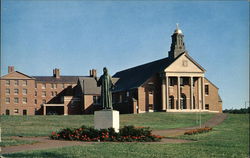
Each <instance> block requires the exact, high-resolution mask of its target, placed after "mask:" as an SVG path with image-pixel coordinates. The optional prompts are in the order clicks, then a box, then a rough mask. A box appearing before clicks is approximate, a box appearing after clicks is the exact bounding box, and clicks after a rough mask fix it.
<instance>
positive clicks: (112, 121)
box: [94, 110, 120, 132]
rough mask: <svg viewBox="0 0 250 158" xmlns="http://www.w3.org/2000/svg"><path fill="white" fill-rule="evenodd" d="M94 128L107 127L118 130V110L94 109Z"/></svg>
mask: <svg viewBox="0 0 250 158" xmlns="http://www.w3.org/2000/svg"><path fill="white" fill-rule="evenodd" d="M94 124H95V129H108V128H111V127H112V128H114V129H115V131H116V132H119V128H120V118H119V111H116V110H101V111H95V114H94Z"/></svg>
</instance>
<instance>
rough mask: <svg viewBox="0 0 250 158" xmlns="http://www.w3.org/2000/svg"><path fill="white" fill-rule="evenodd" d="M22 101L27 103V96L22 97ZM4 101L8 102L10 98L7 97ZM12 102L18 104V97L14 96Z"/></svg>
mask: <svg viewBox="0 0 250 158" xmlns="http://www.w3.org/2000/svg"><path fill="white" fill-rule="evenodd" d="M22 101H23V104H27V102H28V99H27V98H23V99H22ZM5 102H6V104H9V103H10V98H9V97H7V98H5ZM14 103H15V104H18V103H19V98H17V97H15V98H14Z"/></svg>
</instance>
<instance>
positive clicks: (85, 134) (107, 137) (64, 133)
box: [50, 126, 162, 142]
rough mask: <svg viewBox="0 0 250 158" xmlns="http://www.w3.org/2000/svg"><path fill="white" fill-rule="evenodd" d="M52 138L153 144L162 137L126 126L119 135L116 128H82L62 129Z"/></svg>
mask: <svg viewBox="0 0 250 158" xmlns="http://www.w3.org/2000/svg"><path fill="white" fill-rule="evenodd" d="M50 138H51V139H57V140H78V141H115V142H116V141H119V142H134V141H138V142H153V141H160V140H161V138H162V137H161V136H157V135H152V134H151V130H150V129H149V128H148V127H139V128H136V127H134V126H124V127H123V128H121V129H120V131H119V133H116V132H115V130H114V128H108V129H100V130H97V129H94V128H93V127H86V126H82V127H80V128H77V129H69V128H66V129H62V130H60V131H59V132H57V133H56V132H52V134H51V136H50Z"/></svg>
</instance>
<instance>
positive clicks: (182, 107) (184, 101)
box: [180, 93, 187, 109]
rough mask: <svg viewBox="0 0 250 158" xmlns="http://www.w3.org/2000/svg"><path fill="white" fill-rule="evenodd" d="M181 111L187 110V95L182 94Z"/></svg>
mask: <svg viewBox="0 0 250 158" xmlns="http://www.w3.org/2000/svg"><path fill="white" fill-rule="evenodd" d="M180 101H181V104H180V105H181V107H180V108H181V109H187V100H186V95H185V94H183V93H182V94H181V100H180Z"/></svg>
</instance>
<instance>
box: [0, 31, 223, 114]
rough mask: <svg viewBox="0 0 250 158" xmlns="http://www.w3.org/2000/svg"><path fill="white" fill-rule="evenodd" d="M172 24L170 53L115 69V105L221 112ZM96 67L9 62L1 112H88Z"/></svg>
mask: <svg viewBox="0 0 250 158" xmlns="http://www.w3.org/2000/svg"><path fill="white" fill-rule="evenodd" d="M183 37H184V35H183V34H182V31H181V30H180V29H178V28H177V29H176V30H175V31H174V33H173V35H172V44H171V47H170V51H169V53H168V57H166V58H163V59H160V60H157V61H153V62H149V63H146V64H143V65H139V66H136V67H133V68H130V69H126V70H123V71H120V72H117V73H116V74H115V75H114V76H113V78H112V81H113V83H114V84H115V89H114V90H113V106H114V109H117V110H119V111H120V113H143V112H153V111H167V112H199V111H202V112H222V100H221V98H220V96H219V94H218V90H219V89H218V88H217V87H216V86H215V85H214V84H213V83H212V82H211V81H209V80H208V79H207V78H206V77H205V69H204V68H203V67H202V66H200V65H199V64H198V63H197V62H196V61H195V60H194V59H193V58H191V57H190V55H189V53H188V52H187V50H186V49H185V44H184V41H183ZM96 77H97V73H96V70H94V69H92V70H90V74H89V76H62V75H60V70H59V69H54V70H53V75H52V76H29V75H26V74H24V73H21V72H19V71H14V67H13V66H9V67H8V74H7V75H4V76H2V77H1V80H0V81H1V83H0V84H1V91H0V96H1V98H0V103H1V106H0V108H1V110H0V111H1V114H4V115H35V114H41V115H48V114H61V115H68V114H89V113H93V112H94V111H95V110H98V109H100V108H101V105H100V87H97V84H96V80H95V78H96Z"/></svg>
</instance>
